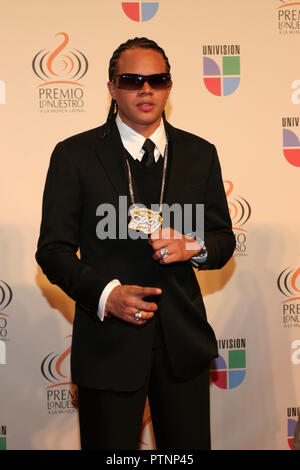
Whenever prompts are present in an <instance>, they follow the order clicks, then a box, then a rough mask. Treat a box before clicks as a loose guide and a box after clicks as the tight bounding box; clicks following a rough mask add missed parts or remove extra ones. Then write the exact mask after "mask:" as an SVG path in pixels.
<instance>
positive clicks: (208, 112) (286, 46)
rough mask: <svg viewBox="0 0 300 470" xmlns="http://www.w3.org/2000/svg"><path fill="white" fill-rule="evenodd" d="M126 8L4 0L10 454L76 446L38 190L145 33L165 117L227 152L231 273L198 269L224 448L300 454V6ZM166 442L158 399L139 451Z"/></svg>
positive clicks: (2, 278)
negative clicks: (161, 67) (116, 64)
mask: <svg viewBox="0 0 300 470" xmlns="http://www.w3.org/2000/svg"><path fill="white" fill-rule="evenodd" d="M122 3H123V6H122ZM128 3H129V2H121V1H120V0H97V1H96V0H86V1H85V2H84V3H82V2H80V1H78V0H63V1H61V0H52V2H39V1H37V0H30V1H27V2H18V1H17V0H14V1H11V2H9V3H8V2H6V1H4V0H0V11H1V15H0V63H1V68H0V119H1V125H0V129H1V137H0V153H1V176H2V178H1V184H0V195H1V197H0V205H1V230H0V259H1V269H0V338H1V340H2V343H1V348H0V362H1V364H0V377H1V388H0V449H5V448H7V449H36V450H37V449H78V448H79V436H78V418H77V412H76V407H74V403H75V402H76V389H75V388H74V386H73V385H72V384H71V383H70V382H71V379H70V370H69V353H70V343H71V334H72V320H73V308H74V305H73V302H71V301H70V300H69V299H68V298H67V297H66V296H65V295H64V294H63V293H62V292H61V291H60V290H59V289H58V288H56V287H55V286H52V285H50V284H49V282H48V281H47V280H46V279H45V277H44V275H43V274H42V273H41V271H40V269H39V268H38V266H37V264H36V262H35V260H34V253H35V250H36V242H37V237H38V233H39V224H40V216H41V199H42V192H43V187H44V181H45V175H46V171H47V168H48V164H49V158H50V154H51V152H52V149H53V147H54V145H55V144H56V143H57V142H58V141H59V140H61V139H64V138H66V137H68V136H70V135H72V134H75V133H77V132H81V131H83V130H86V129H89V128H92V127H96V126H98V125H100V124H101V123H103V122H104V120H105V119H106V115H107V111H108V106H109V96H108V92H107V88H106V83H107V80H108V76H107V75H108V74H107V69H108V62H109V59H110V57H111V55H112V52H113V51H114V50H115V49H116V48H117V47H118V46H119V44H120V43H121V42H124V41H126V40H127V39H128V38H130V37H134V36H146V37H149V38H152V39H154V40H156V41H157V42H158V43H159V44H160V45H161V46H162V47H163V48H164V49H165V50H166V53H167V55H168V57H169V60H170V63H171V72H172V76H173V81H174V87H173V90H172V95H171V98H170V102H169V104H168V108H167V117H168V120H169V121H170V122H171V123H172V124H173V125H175V126H176V127H180V128H183V129H185V130H188V131H190V132H193V133H196V134H198V135H200V136H202V137H203V138H205V139H207V140H209V141H211V142H213V143H214V144H215V145H216V146H217V149H218V152H219V157H220V160H221V164H222V169H223V178H224V184H225V188H226V192H227V196H228V203H229V207H230V211H231V215H232V220H233V226H234V231H235V234H236V237H237V250H236V252H235V255H234V257H233V258H232V259H231V260H230V261H229V263H228V264H227V265H226V266H225V267H224V268H223V269H222V270H221V271H215V272H206V273H201V274H200V275H198V278H199V282H200V284H201V288H202V291H203V293H204V295H205V303H206V306H207V311H208V317H209V320H210V322H211V324H212V325H213V327H214V329H215V331H216V335H217V338H218V340H219V348H220V350H219V352H220V358H219V359H218V360H217V361H216V363H215V364H214V365H212V372H211V378H212V384H211V400H212V445H213V448H214V449H274V450H275V449H289V448H290V441H291V438H292V434H293V430H294V426H295V423H296V420H297V417H298V415H299V408H298V407H299V406H300V399H299V387H300V378H299V371H300V329H299V325H300V280H299V278H300V276H299V274H300V268H299V266H300V260H299V254H300V250H299V232H300V230H299V229H300V227H299V225H300V223H299V171H300V170H299V166H300V141H299V138H300V129H299V115H300V74H299V60H298V59H299V38H300V36H299V35H300V22H299V21H300V2H289V1H284V0H281V1H280V0H264V1H263V2H262V1H261V0H252V1H251V2H242V1H240V0H228V1H226V2H224V1H223V0H215V1H214V2H210V3H209V2H207V1H202V0H186V1H185V2H182V1H179V0H160V1H157V2H149V1H143V2H134V3H135V4H136V5H133V6H131V7H130V5H129V4H128ZM130 8H131V9H130ZM132 18H133V19H132ZM225 46H226V47H225ZM199 399H201V397H199ZM154 445H155V443H154V441H153V438H152V432H151V417H150V416H149V410H148V408H146V411H145V421H144V430H143V434H142V437H141V448H142V449H152V448H154Z"/></svg>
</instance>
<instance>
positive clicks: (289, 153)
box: [282, 117, 300, 167]
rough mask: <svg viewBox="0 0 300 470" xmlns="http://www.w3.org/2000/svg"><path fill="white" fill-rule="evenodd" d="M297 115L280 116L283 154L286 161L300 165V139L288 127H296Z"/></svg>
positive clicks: (297, 122) (297, 123) (297, 124)
mask: <svg viewBox="0 0 300 470" xmlns="http://www.w3.org/2000/svg"><path fill="white" fill-rule="evenodd" d="M298 126H299V117H287V118H282V127H283V129H282V137H283V143H282V146H283V155H284V156H285V159H286V161H287V162H288V163H290V164H291V165H293V166H296V167H300V140H299V138H298V136H297V134H296V133H295V132H294V131H292V130H291V129H287V128H288V127H298Z"/></svg>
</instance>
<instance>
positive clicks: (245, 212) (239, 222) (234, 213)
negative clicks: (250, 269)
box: [224, 180, 252, 256]
mask: <svg viewBox="0 0 300 470" xmlns="http://www.w3.org/2000/svg"><path fill="white" fill-rule="evenodd" d="M224 187H225V193H226V196H227V203H228V209H229V214H230V217H231V221H232V229H233V232H234V234H235V238H236V248H235V256H248V253H247V228H246V224H247V222H248V220H249V219H250V217H251V212H252V211H251V206H250V204H249V202H248V201H247V200H246V199H245V198H244V197H241V196H236V197H233V194H232V193H233V192H234V184H233V182H232V181H230V180H226V181H224Z"/></svg>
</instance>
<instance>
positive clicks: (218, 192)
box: [199, 146, 236, 269]
mask: <svg viewBox="0 0 300 470" xmlns="http://www.w3.org/2000/svg"><path fill="white" fill-rule="evenodd" d="M212 147H213V154H212V162H211V167H210V171H209V174H208V179H207V185H206V191H205V198H204V240H205V246H206V248H207V252H208V257H207V260H206V261H205V263H203V264H202V265H200V266H199V269H220V268H222V267H223V266H224V265H225V264H226V263H227V261H228V260H229V259H230V258H231V256H232V254H233V252H234V249H235V245H236V241H235V236H234V233H233V231H232V224H231V219H230V215H229V210H228V203H227V198H226V194H225V190H224V185H223V180H222V173H221V167H220V162H219V158H218V155H217V151H216V148H215V147H214V146H212Z"/></svg>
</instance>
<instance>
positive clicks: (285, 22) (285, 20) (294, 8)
mask: <svg viewBox="0 0 300 470" xmlns="http://www.w3.org/2000/svg"><path fill="white" fill-rule="evenodd" d="M276 9H277V14H278V16H277V20H278V30H279V33H280V34H299V33H300V2H293V1H289V0H280V4H279V5H278V6H277V8H276Z"/></svg>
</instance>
